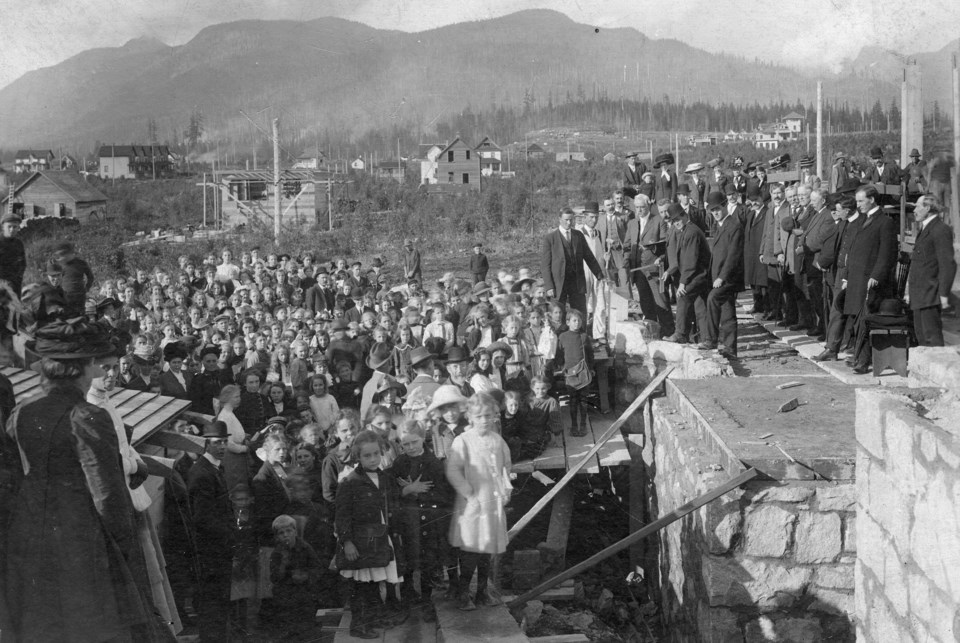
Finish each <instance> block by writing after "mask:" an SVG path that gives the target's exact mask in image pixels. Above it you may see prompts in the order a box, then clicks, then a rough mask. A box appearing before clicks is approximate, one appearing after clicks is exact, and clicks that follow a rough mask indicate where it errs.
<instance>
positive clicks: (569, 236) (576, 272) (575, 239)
mask: <svg viewBox="0 0 960 643" xmlns="http://www.w3.org/2000/svg"><path fill="white" fill-rule="evenodd" d="M575 218H576V215H575V214H574V213H573V210H571V209H570V208H564V209H563V210H562V211H561V212H560V222H559V226H558V228H557V229H556V230H554V231H553V232H550V233H549V234H547V236H546V237H544V239H543V246H542V249H541V251H540V273H541V275H542V276H543V287H544V289H545V291H546V295H547V297H548V298H553V299H556V300H557V301H558V302H559V303H560V304H568V305H569V306H570V307H571V308H576V309H577V310H579V311H580V312H581V313H582V314H583V318H584V319H586V318H587V280H586V275H585V274H584V271H583V267H584V264H586V266H587V267H588V268H590V272H592V273H593V275H594V276H595V277H596V278H597V279H598V280H599V281H600V282H604V281H606V279H605V277H604V273H603V269H602V268H601V267H600V263H599V262H598V261H597V259H596V257H594V256H593V253H592V252H590V248H588V247H587V240H586V239H585V238H584V237H583V233H582V232H580V231H579V230H574V229H573V222H574V219H575ZM603 285H604V284H603V283H601V284H600V286H601V287H602V286H603Z"/></svg>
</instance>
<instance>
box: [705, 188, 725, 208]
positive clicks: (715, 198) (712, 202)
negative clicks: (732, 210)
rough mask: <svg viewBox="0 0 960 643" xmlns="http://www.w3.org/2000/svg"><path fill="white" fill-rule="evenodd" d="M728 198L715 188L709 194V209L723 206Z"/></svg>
mask: <svg viewBox="0 0 960 643" xmlns="http://www.w3.org/2000/svg"><path fill="white" fill-rule="evenodd" d="M725 202H726V199H725V198H724V196H723V194H722V193H721V192H719V191H717V190H714V191H713V192H711V193H710V194H708V195H707V209H708V210H712V209H714V208H722V207H723V205H724V203H725Z"/></svg>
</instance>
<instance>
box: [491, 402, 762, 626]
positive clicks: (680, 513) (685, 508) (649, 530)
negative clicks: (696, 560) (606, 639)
mask: <svg viewBox="0 0 960 643" xmlns="http://www.w3.org/2000/svg"><path fill="white" fill-rule="evenodd" d="M645 399H646V397H644V400H645ZM758 475H760V472H759V471H757V470H756V469H747V470H746V471H744V472H743V473H741V474H740V475H738V476H736V477H735V478H731V479H730V480H727V481H726V482H724V483H723V484H721V485H720V486H719V487H715V488H713V489H711V490H710V491H708V492H707V493H704V494H701V495H699V496H697V497H696V498H694V499H693V500H691V501H690V502H687V503H685V504H683V505H681V506H680V507H677V508H676V509H674V510H673V511H671V512H670V513H668V514H666V515H665V516H661V517H660V518H657V519H656V520H654V521H653V522H652V523H650V524H649V525H647V526H646V527H644V528H643V529H640V530H639V531H636V532H634V533H632V534H630V535H629V536H627V537H626V538H624V539H622V540H619V541H617V542H615V543H614V544H612V545H610V546H609V547H607V548H606V549H604V550H603V551H600V552H597V553H596V554H594V555H593V556H591V557H590V558H588V559H586V560H585V561H583V562H581V563H577V564H576V565H574V566H573V567H571V568H569V569H567V570H566V571H564V572H563V573H561V574H558V575H557V576H554V577H553V578H550V579H548V580H545V581H544V582H542V583H540V584H539V585H537V586H536V587H534V588H533V589H531V590H530V591H528V592H525V593H524V594H522V595H521V596H518V597H517V598H515V599H514V600H512V601H510V603H509V604H508V607H510V608H511V609H512V608H514V607H520V606H521V605H523V604H524V603H526V602H527V601H529V600H530V599H532V598H536V597H537V596H539V595H540V594H542V593H543V592H545V591H546V590H548V589H550V588H552V587H555V586H557V585H559V584H560V583H561V582H563V581H565V580H567V579H570V578H573V577H574V576H577V575H578V574H580V573H582V572H584V571H585V570H587V569H590V568H591V567H593V566H594V565H596V564H597V563H599V562H601V561H604V560H606V559H607V558H610V557H611V556H613V555H614V554H616V553H618V552H620V551H623V550H624V549H626V548H627V547H629V546H630V545H632V544H633V543H636V542H639V541H641V540H643V539H644V538H646V537H648V536H651V535H653V534H655V533H657V532H658V531H660V530H661V529H663V528H664V527H666V526H667V525H670V524H672V523H674V522H676V521H677V520H680V519H681V518H683V517H684V516H686V515H687V514H689V513H692V512H694V511H696V510H697V509H699V508H700V507H702V506H704V505H705V504H707V503H710V502H713V501H714V500H716V499H717V498H719V497H720V496H722V495H724V494H726V493H728V492H730V491H733V490H734V489H736V488H737V487H739V486H741V485H743V484H745V483H747V482H749V481H751V480H753V479H754V478H756V477H757V476H758Z"/></svg>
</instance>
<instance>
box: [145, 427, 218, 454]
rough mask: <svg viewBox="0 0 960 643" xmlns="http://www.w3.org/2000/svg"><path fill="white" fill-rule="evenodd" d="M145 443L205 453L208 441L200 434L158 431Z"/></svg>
mask: <svg viewBox="0 0 960 643" xmlns="http://www.w3.org/2000/svg"><path fill="white" fill-rule="evenodd" d="M143 443H144V444H152V445H153V446H157V447H162V448H164V449H176V450H178V451H190V452H191V453H203V450H204V448H205V445H206V441H205V440H204V439H203V438H201V437H199V436H196V435H189V434H187V433H177V432H176V431H157V432H156V433H154V434H153V435H150V436H148V437H147V438H146V439H145V440H143ZM134 446H136V444H135V445H134Z"/></svg>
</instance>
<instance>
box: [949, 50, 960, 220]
mask: <svg viewBox="0 0 960 643" xmlns="http://www.w3.org/2000/svg"><path fill="white" fill-rule="evenodd" d="M953 159H954V162H955V163H960V69H958V68H957V54H954V55H953ZM950 185H951V190H952V191H953V198H952V199H950V218H951V225H952V227H953V230H954V235H955V236H954V239H956V234H957V232H958V229H960V180H958V178H957V168H956V166H954V167H953V169H951V170H950Z"/></svg>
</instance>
